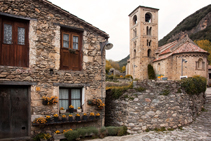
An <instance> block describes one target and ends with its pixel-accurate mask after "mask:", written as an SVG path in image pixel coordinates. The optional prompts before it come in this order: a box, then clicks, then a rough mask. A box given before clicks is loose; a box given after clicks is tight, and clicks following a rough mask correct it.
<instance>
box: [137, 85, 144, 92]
mask: <svg viewBox="0 0 211 141" xmlns="http://www.w3.org/2000/svg"><path fill="white" fill-rule="evenodd" d="M135 90H136V91H138V92H143V91H145V90H146V88H143V87H141V86H140V87H138V88H135Z"/></svg>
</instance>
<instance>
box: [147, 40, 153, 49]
mask: <svg viewBox="0 0 211 141" xmlns="http://www.w3.org/2000/svg"><path fill="white" fill-rule="evenodd" d="M151 42H152V40H148V39H147V46H148V47H150V46H151Z"/></svg>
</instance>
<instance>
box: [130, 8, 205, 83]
mask: <svg viewBox="0 0 211 141" xmlns="http://www.w3.org/2000/svg"><path fill="white" fill-rule="evenodd" d="M158 10H159V9H156V8H151V7H145V6H138V7H137V8H136V9H135V10H133V11H132V12H131V13H130V14H129V19H130V59H129V60H128V62H127V67H126V74H130V75H132V76H133V78H134V79H135V78H138V79H141V80H144V79H148V70H147V66H148V64H151V65H152V66H153V68H154V71H155V73H156V76H160V75H162V76H163V77H165V78H166V79H168V80H179V79H180V77H181V76H183V77H192V76H193V75H200V76H203V77H206V78H207V75H208V73H207V67H208V61H207V57H208V55H209V53H208V52H207V51H205V50H203V49H201V48H200V47H198V46H197V45H196V44H195V43H194V42H193V41H192V40H191V39H190V38H189V37H188V36H184V37H181V38H180V40H176V41H173V42H171V43H168V44H166V45H163V46H161V47H158Z"/></svg>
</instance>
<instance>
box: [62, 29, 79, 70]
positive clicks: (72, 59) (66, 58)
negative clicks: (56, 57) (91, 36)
mask: <svg viewBox="0 0 211 141" xmlns="http://www.w3.org/2000/svg"><path fill="white" fill-rule="evenodd" d="M81 42H82V39H81V34H80V33H75V32H67V31H63V30H62V32H61V51H60V69H61V70H73V71H80V70H81V62H82V61H81V60H82V55H81V54H82V49H81V45H82V43H81ZM70 50H72V52H71V51H70Z"/></svg>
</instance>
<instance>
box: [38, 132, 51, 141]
mask: <svg viewBox="0 0 211 141" xmlns="http://www.w3.org/2000/svg"><path fill="white" fill-rule="evenodd" d="M50 138H51V135H50V134H49V133H47V134H45V133H43V134H41V135H40V141H47V140H48V139H50Z"/></svg>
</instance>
